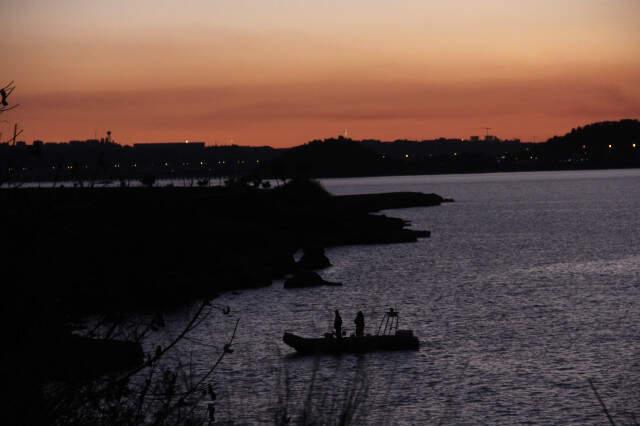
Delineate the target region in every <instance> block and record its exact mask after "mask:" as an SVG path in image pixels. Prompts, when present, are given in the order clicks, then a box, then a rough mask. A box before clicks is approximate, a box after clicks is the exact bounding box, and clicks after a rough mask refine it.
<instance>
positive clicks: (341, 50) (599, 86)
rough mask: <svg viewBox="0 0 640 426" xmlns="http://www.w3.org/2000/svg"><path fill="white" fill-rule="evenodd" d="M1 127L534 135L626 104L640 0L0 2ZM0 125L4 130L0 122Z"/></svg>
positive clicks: (297, 138) (639, 32)
mask: <svg viewBox="0 0 640 426" xmlns="http://www.w3.org/2000/svg"><path fill="white" fill-rule="evenodd" d="M0 9H1V10H0V16H2V23H3V34H2V39H1V40H0V48H1V51H2V61H1V62H0V63H1V65H2V66H1V68H0V80H1V81H0V82H8V81H10V80H15V82H16V85H17V89H16V91H15V93H14V97H13V99H12V100H13V101H15V102H19V103H20V104H21V106H20V108H18V109H17V110H14V111H12V112H11V113H10V114H7V115H6V117H3V119H6V120H9V122H8V123H0V126H1V127H0V131H3V132H6V133H8V132H9V131H10V130H9V127H10V126H12V124H13V122H14V121H17V122H18V123H19V124H20V126H21V127H23V128H24V129H25V132H24V138H25V139H26V140H27V141H31V140H33V139H43V140H47V141H51V140H60V141H63V140H69V139H87V138H92V137H93V136H94V134H96V133H97V134H98V136H101V135H102V134H104V132H106V130H107V129H110V130H112V132H113V135H114V138H115V139H116V140H117V141H119V142H121V143H127V144H130V143H135V142H142V141H180V140H186V139H190V140H204V141H206V142H207V143H209V144H214V143H217V144H228V143H236V144H239V145H266V144H268V145H274V146H291V145H297V144H301V143H304V142H306V141H308V140H311V139H315V138H324V137H329V136H332V135H337V134H340V133H343V132H344V130H345V129H348V131H349V135H350V136H352V137H354V138H357V139H361V138H379V139H386V140H390V139H396V138H411V139H426V138H433V137H438V136H450V137H467V136H469V135H472V134H483V133H484V130H482V129H481V127H485V126H489V127H492V128H493V129H494V130H492V133H495V134H497V135H498V136H500V137H505V138H507V137H520V138H522V139H525V140H543V139H546V138H548V137H549V136H551V135H553V134H558V133H564V132H566V131H568V130H570V129H571V128H572V127H575V126H577V125H581V124H586V123H588V122H591V121H599V120H609V119H620V118H639V117H640V24H639V22H640V1H638V0H518V1H514V0H448V1H433V0H404V1H403V0H394V1H392V0H366V1H365V0H341V1H338V0H325V1H310V0H308V1H294V0H279V1H276V0H253V1H249V0H182V1H177V0H153V1H152V0H94V1H88V0H0ZM6 133H5V134H6Z"/></svg>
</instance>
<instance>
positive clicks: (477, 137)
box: [469, 136, 480, 142]
mask: <svg viewBox="0 0 640 426" xmlns="http://www.w3.org/2000/svg"><path fill="white" fill-rule="evenodd" d="M469 140H470V141H471V142H479V141H480V136H470V137H469Z"/></svg>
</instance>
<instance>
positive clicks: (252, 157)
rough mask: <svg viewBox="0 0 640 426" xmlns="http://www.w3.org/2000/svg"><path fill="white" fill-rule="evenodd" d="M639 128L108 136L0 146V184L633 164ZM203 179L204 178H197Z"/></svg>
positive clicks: (623, 124) (625, 123)
mask: <svg viewBox="0 0 640 426" xmlns="http://www.w3.org/2000/svg"><path fill="white" fill-rule="evenodd" d="M638 165H640V122H638V121H637V120H621V121H616V122H601V123H594V124H590V125H587V126H584V127H578V128H576V129H573V130H572V131H571V132H569V133H567V134H566V135H564V136H557V137H553V138H551V139H549V140H548V141H547V142H545V143H525V142H520V141H519V140H508V141H503V140H500V139H498V138H496V137H495V136H490V135H488V136H486V137H485V138H479V137H474V138H472V139H469V140H460V139H444V138H441V139H436V140H425V141H409V140H396V141H393V142H382V141H377V140H363V141H354V140H351V139H348V138H344V137H338V138H332V139H326V140H322V141H321V140H317V141H312V142H309V143H307V144H304V145H301V146H298V147H295V148H289V149H275V148H271V147H240V146H235V145H232V146H205V144H204V143H203V142H191V143H169V144H136V145H134V146H132V147H131V146H121V145H118V144H115V143H112V142H111V141H110V140H109V139H102V140H89V141H84V142H79V141H73V142H70V143H43V142H41V141H35V142H34V143H33V144H31V145H28V144H25V143H17V144H16V145H9V144H4V145H0V184H3V183H4V184H9V185H11V184H17V183H20V182H27V181H54V182H55V181H73V182H74V183H75V184H76V185H81V186H93V185H100V184H103V183H105V181H111V182H114V181H115V182H118V181H120V183H121V184H122V185H123V186H125V185H127V184H128V183H129V180H131V179H136V180H137V179H141V178H143V177H145V176H153V177H154V178H156V179H159V178H191V181H189V183H190V184H193V185H195V184H196V183H197V181H196V179H200V180H201V183H202V182H204V183H208V182H209V181H210V180H212V179H215V178H242V177H252V178H275V179H287V178H292V177H300V176H304V177H346V176H371V175H403V174H431V173H468V172H496V171H529V170H563V169H588V168H618V167H637V166H638ZM203 179H204V180H203Z"/></svg>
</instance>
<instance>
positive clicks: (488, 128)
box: [480, 127, 491, 137]
mask: <svg viewBox="0 0 640 426" xmlns="http://www.w3.org/2000/svg"><path fill="white" fill-rule="evenodd" d="M480 129H484V131H485V134H484V136H485V137H488V136H489V130H491V127H480Z"/></svg>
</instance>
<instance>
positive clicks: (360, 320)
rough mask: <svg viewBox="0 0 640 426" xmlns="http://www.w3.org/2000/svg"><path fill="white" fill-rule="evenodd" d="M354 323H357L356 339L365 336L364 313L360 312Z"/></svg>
mask: <svg viewBox="0 0 640 426" xmlns="http://www.w3.org/2000/svg"><path fill="white" fill-rule="evenodd" d="M353 322H355V323H356V337H362V336H364V314H363V313H362V311H358V313H357V315H356V319H355V320H354V321H353Z"/></svg>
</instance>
